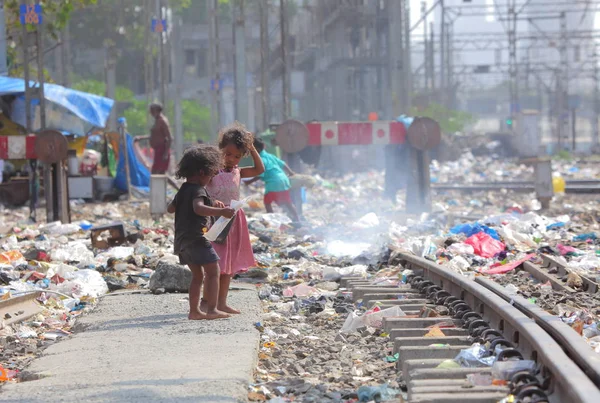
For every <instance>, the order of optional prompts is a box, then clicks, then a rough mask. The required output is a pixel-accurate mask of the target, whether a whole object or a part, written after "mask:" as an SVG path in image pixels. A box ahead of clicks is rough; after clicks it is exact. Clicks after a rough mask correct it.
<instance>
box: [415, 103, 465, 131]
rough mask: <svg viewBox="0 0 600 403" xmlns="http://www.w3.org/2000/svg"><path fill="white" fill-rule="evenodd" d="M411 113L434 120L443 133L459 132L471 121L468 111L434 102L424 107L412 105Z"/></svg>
mask: <svg viewBox="0 0 600 403" xmlns="http://www.w3.org/2000/svg"><path fill="white" fill-rule="evenodd" d="M411 113H412V115H413V116H424V117H428V118H431V119H433V120H435V121H436V122H438V123H439V125H440V128H441V129H442V132H444V133H456V132H460V131H462V130H464V128H465V126H467V125H468V124H469V123H471V122H472V121H473V115H471V114H470V113H468V112H463V111H457V110H453V109H448V108H446V107H445V106H443V105H440V104H436V103H431V104H429V105H428V106H427V108H425V109H417V108H414V107H413V109H412V110H411Z"/></svg>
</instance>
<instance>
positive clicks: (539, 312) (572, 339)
mask: <svg viewBox="0 0 600 403" xmlns="http://www.w3.org/2000/svg"><path fill="white" fill-rule="evenodd" d="M475 282H476V283H478V284H481V285H482V286H484V287H485V288H487V289H488V290H490V291H492V292H493V293H495V294H496V295H498V296H500V298H502V299H503V300H505V301H509V302H510V303H511V304H512V305H513V306H514V307H515V308H517V309H518V310H519V311H521V312H523V313H524V314H525V315H527V316H528V317H530V318H532V319H534V320H535V322H536V323H537V324H538V325H540V327H541V328H543V329H544V330H545V331H546V332H548V334H550V335H551V336H552V338H553V339H554V340H556V341H557V342H558V343H559V344H560V345H561V346H562V347H563V349H564V350H565V351H566V352H567V355H569V357H571V359H572V360H573V361H574V362H575V363H576V364H577V365H578V366H579V367H580V368H581V369H582V370H583V371H584V372H585V373H586V374H587V376H589V378H590V379H591V380H592V381H594V382H595V383H596V385H600V355H598V354H594V353H593V352H592V349H591V347H590V346H589V345H588V344H587V343H586V341H585V340H584V339H583V338H582V337H581V336H580V335H579V334H577V332H575V331H574V330H573V328H571V327H570V326H569V325H567V324H566V323H564V322H563V321H562V320H560V318H559V317H557V316H556V315H552V314H550V313H548V312H546V311H545V310H543V309H542V308H540V307H538V306H537V305H534V304H532V303H531V302H529V301H527V300H526V299H525V298H523V297H521V296H519V295H514V294H509V293H508V291H507V290H506V289H505V288H504V287H502V286H501V285H499V284H498V283H496V282H494V281H492V280H490V279H487V278H484V277H476V278H475Z"/></svg>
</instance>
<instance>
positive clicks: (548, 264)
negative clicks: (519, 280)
mask: <svg viewBox="0 0 600 403" xmlns="http://www.w3.org/2000/svg"><path fill="white" fill-rule="evenodd" d="M522 269H523V270H525V271H526V272H528V273H529V274H531V275H532V276H533V277H534V278H535V279H536V280H538V281H541V282H543V283H546V282H550V284H551V285H552V288H553V289H554V290H557V291H564V292H568V293H573V292H577V291H579V290H581V291H585V292H587V293H589V294H597V293H598V291H600V285H599V284H598V282H597V279H595V278H591V277H589V276H587V275H584V274H579V273H573V272H572V271H571V270H569V269H568V268H567V267H566V266H565V265H564V264H563V263H562V262H559V261H558V260H556V259H554V258H553V257H552V256H548V255H545V254H543V255H542V264H541V265H536V264H534V263H531V262H525V263H523V266H522ZM572 273H573V274H577V276H578V277H579V278H580V279H581V283H582V284H581V287H578V288H577V289H576V288H573V287H571V286H569V284H568V283H569V282H568V278H569V275H572Z"/></svg>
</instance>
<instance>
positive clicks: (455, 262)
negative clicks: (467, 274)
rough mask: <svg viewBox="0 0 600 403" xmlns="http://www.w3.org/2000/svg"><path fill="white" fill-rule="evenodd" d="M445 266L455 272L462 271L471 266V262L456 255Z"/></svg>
mask: <svg viewBox="0 0 600 403" xmlns="http://www.w3.org/2000/svg"><path fill="white" fill-rule="evenodd" d="M446 267H448V268H449V269H452V270H453V271H455V272H457V273H461V274H462V273H463V272H464V271H468V270H469V268H470V267H471V264H470V263H469V262H468V261H467V259H465V258H464V257H462V256H456V257H455V258H453V259H452V260H451V261H449V262H448V263H447V264H446Z"/></svg>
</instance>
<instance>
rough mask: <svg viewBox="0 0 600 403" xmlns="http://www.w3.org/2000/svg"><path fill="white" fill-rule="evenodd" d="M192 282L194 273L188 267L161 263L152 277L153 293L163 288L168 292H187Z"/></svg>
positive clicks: (150, 286)
mask: <svg viewBox="0 0 600 403" xmlns="http://www.w3.org/2000/svg"><path fill="white" fill-rule="evenodd" d="M191 281H192V272H191V270H190V269H189V268H188V267H187V266H182V265H179V264H173V263H168V262H160V263H159V264H158V266H156V270H155V271H154V273H153V274H152V276H151V277H150V283H149V288H150V290H151V291H155V290H158V289H160V288H163V289H164V290H165V291H166V292H187V291H188V289H189V286H190V282H191Z"/></svg>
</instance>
